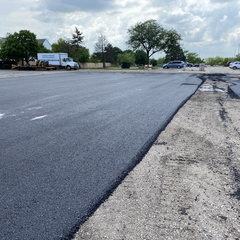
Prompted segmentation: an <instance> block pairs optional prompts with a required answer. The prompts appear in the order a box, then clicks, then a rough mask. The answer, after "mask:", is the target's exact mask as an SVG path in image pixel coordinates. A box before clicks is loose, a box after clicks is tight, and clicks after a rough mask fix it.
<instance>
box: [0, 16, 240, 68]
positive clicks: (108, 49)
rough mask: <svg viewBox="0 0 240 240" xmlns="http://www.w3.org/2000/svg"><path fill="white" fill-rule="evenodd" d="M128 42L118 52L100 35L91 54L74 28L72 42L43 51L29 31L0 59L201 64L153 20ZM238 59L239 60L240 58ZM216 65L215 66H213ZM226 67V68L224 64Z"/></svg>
mask: <svg viewBox="0 0 240 240" xmlns="http://www.w3.org/2000/svg"><path fill="white" fill-rule="evenodd" d="M127 33H128V40H127V42H126V45H127V46H128V48H129V49H127V50H121V49H120V48H119V47H117V46H113V45H112V44H111V43H109V41H108V39H107V36H105V35H100V36H99V37H98V39H97V42H96V43H95V45H94V53H93V54H91V55H90V54H89V51H88V49H87V48H86V47H84V46H83V45H84V42H83V40H84V36H83V33H82V32H81V31H79V30H78V28H77V27H76V28H75V31H74V33H73V34H72V38H71V39H63V38H59V39H58V41H57V42H55V43H53V44H52V49H51V50H48V49H46V48H45V47H44V46H43V44H39V43H38V41H37V39H36V35H35V34H34V33H32V32H30V31H28V30H21V31H20V32H19V33H17V32H15V33H14V34H10V35H9V36H7V37H6V38H5V41H4V42H3V43H2V44H1V49H0V59H2V60H14V61H22V63H23V62H24V61H25V62H27V63H28V62H29V61H30V60H32V59H36V58H37V53H39V52H46V53H48V52H52V53H58V52H66V53H68V56H69V57H71V58H73V59H74V61H76V62H78V63H80V62H83V63H84V62H103V67H105V63H106V62H110V63H112V64H117V65H120V64H122V63H123V62H127V63H130V64H131V65H134V64H136V65H146V64H149V63H150V64H152V65H157V64H164V63H166V62H169V61H172V60H182V61H187V62H190V63H200V62H202V61H203V60H202V59H201V58H200V57H199V56H198V54H197V53H191V52H189V51H188V50H185V51H184V50H183V49H182V47H181V45H180V41H181V40H182V38H181V35H180V34H179V33H177V31H176V30H174V29H171V30H167V29H164V28H163V27H162V26H161V25H159V24H158V23H157V21H156V20H153V19H151V20H147V21H145V22H138V23H137V24H135V25H134V26H132V27H130V28H129V29H127ZM158 52H163V53H165V57H163V58H159V59H158V60H156V59H154V58H153V55H154V54H155V53H158ZM239 58H240V56H239ZM227 60H228V61H229V59H222V58H220V57H216V58H208V59H206V64H208V63H209V65H212V64H213V62H214V63H218V64H219V63H220V62H221V63H222V62H226V61H227ZM213 65H215V64H213ZM224 65H225V64H224Z"/></svg>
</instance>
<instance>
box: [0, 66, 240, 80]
mask: <svg viewBox="0 0 240 240" xmlns="http://www.w3.org/2000/svg"><path fill="white" fill-rule="evenodd" d="M83 71H84V72H86V71H91V72H122V73H125V72H131V73H149V72H151V73H201V74H216V73H218V74H239V75H240V70H238V69H237V70H233V69H230V68H229V67H206V68H205V71H199V68H198V67H191V68H190V67H187V68H186V69H185V70H183V69H178V68H169V69H163V68H158V69H151V68H150V69H144V70H142V69H141V70H137V69H129V70H126V69H121V70H108V69H107V70H105V69H96V70H93V69H79V70H77V72H83ZM73 72H76V71H67V70H56V71H45V70H41V71H18V70H2V69H0V78H12V77H23V76H36V75H49V74H65V73H73Z"/></svg>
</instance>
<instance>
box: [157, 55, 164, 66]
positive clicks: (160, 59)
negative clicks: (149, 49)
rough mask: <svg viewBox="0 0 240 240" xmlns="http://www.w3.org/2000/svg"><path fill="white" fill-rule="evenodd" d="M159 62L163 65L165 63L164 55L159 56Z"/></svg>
mask: <svg viewBox="0 0 240 240" xmlns="http://www.w3.org/2000/svg"><path fill="white" fill-rule="evenodd" d="M157 63H158V64H161V65H163V64H164V63H165V58H164V57H162V58H159V59H158V60H157Z"/></svg>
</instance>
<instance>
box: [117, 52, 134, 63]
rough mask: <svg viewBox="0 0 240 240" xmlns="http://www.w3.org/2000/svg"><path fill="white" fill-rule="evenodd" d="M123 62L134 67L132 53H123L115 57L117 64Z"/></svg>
mask: <svg viewBox="0 0 240 240" xmlns="http://www.w3.org/2000/svg"><path fill="white" fill-rule="evenodd" d="M123 62H127V63H130V64H131V65H134V63H135V56H134V53H133V52H125V53H119V54H118V57H117V63H118V64H120V65H121V64H122V63H123Z"/></svg>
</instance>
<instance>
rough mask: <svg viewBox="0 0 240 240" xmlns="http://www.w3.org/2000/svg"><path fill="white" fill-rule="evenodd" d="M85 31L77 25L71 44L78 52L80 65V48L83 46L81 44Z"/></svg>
mask: <svg viewBox="0 0 240 240" xmlns="http://www.w3.org/2000/svg"><path fill="white" fill-rule="evenodd" d="M82 34H83V33H81V32H80V31H79V30H78V28H77V27H75V33H73V35H72V39H73V40H72V41H71V45H72V47H73V49H75V50H76V53H77V62H78V65H79V67H80V64H79V49H80V48H81V44H82V43H83V38H84V36H83V35H82Z"/></svg>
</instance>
